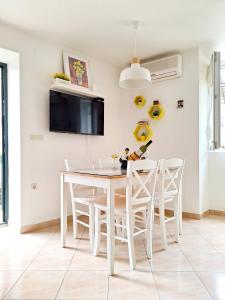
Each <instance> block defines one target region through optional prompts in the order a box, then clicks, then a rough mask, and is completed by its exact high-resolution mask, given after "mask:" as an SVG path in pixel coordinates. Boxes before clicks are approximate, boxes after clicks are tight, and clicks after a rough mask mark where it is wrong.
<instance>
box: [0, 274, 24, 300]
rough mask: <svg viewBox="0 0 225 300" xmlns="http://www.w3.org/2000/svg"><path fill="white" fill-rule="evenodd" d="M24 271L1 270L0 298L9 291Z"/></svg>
mask: <svg viewBox="0 0 225 300" xmlns="http://www.w3.org/2000/svg"><path fill="white" fill-rule="evenodd" d="M22 273H23V272H22V271H0V299H2V298H3V297H4V296H5V295H6V294H7V293H8V292H9V290H10V288H12V286H13V285H14V284H15V282H16V281H17V280H18V278H19V277H20V276H21V274H22Z"/></svg>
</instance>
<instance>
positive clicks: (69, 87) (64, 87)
mask: <svg viewBox="0 0 225 300" xmlns="http://www.w3.org/2000/svg"><path fill="white" fill-rule="evenodd" d="M50 89H51V90H53V91H57V92H66V93H68V94H72V95H82V96H88V97H91V98H104V96H103V95H102V94H101V93H99V92H96V91H91V90H88V89H85V88H82V87H78V86H75V85H73V84H71V83H69V84H63V83H53V84H52V85H51V86H50Z"/></svg>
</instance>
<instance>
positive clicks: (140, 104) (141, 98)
mask: <svg viewBox="0 0 225 300" xmlns="http://www.w3.org/2000/svg"><path fill="white" fill-rule="evenodd" d="M145 103H146V99H145V97H144V96H141V95H138V96H136V97H135V98H134V104H135V105H136V106H137V107H139V108H141V107H143V106H145Z"/></svg>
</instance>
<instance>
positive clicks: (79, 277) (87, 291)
mask: <svg viewBox="0 0 225 300" xmlns="http://www.w3.org/2000/svg"><path fill="white" fill-rule="evenodd" d="M107 291H108V277H107V275H106V272H101V271H97V272H95V271H89V272H85V271H68V272H67V274H66V276H65V278H64V280H63V283H62V286H61V288H60V290H59V293H58V295H57V299H79V300H81V299H83V300H90V299H92V300H102V299H103V300H106V299H107Z"/></svg>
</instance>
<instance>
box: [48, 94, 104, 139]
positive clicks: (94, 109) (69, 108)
mask: <svg viewBox="0 0 225 300" xmlns="http://www.w3.org/2000/svg"><path fill="white" fill-rule="evenodd" d="M50 131H54V132H67V133H78V134H89V135H104V100H103V99H102V98H90V97H86V96H79V95H70V94H66V93H62V92H57V91H53V90H50Z"/></svg>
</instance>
